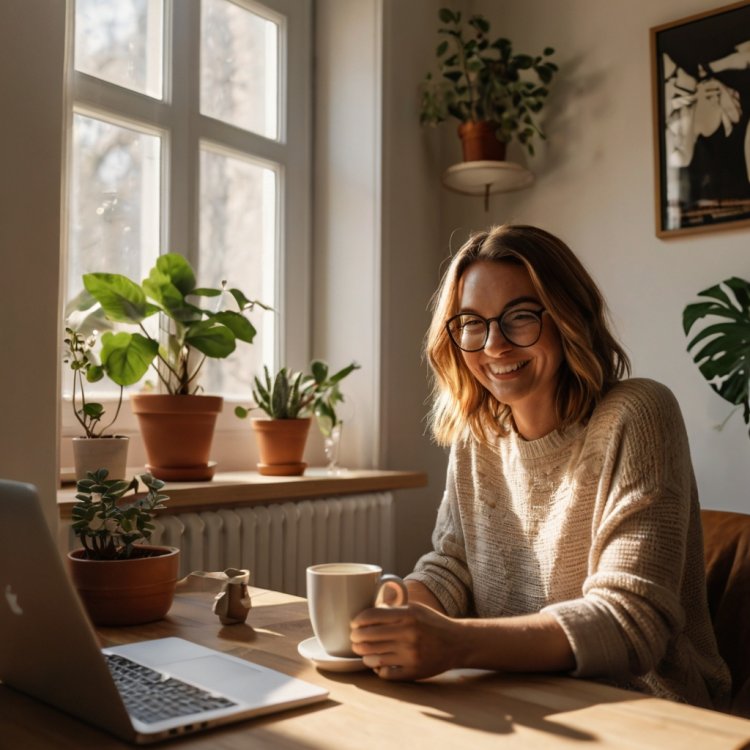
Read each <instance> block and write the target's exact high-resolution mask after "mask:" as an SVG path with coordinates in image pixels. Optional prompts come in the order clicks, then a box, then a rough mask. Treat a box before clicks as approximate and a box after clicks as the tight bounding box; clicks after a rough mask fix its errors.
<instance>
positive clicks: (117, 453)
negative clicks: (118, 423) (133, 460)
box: [73, 435, 130, 479]
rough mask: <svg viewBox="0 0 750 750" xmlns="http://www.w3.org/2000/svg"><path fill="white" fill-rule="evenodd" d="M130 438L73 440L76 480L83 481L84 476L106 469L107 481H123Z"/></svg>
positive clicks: (82, 438) (118, 436) (81, 438)
mask: <svg viewBox="0 0 750 750" xmlns="http://www.w3.org/2000/svg"><path fill="white" fill-rule="evenodd" d="M129 444H130V438H128V437H125V436H124V435H112V436H111V437H98V438H85V437H74V438H73V460H74V462H75V467H76V479H85V478H86V474H87V473H88V472H90V471H96V470H97V469H107V471H109V475H108V476H107V479H125V478H126V477H125V474H126V472H127V466H128V445H129Z"/></svg>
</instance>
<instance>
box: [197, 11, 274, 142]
mask: <svg viewBox="0 0 750 750" xmlns="http://www.w3.org/2000/svg"><path fill="white" fill-rule="evenodd" d="M278 47H279V26H278V24H276V23H274V22H273V21H270V20H268V19H267V18H264V17H263V16H260V15H258V14H257V13H253V12H251V11H249V10H246V9H245V8H241V7H240V6H239V5H236V4H235V3H233V2H230V1H229V0H203V3H202V9H201V112H202V113H203V114H205V115H208V116H209V117H213V118H215V119H217V120H223V121H224V122H227V123H229V124H230V125H236V126H237V127H239V128H243V129H245V130H250V131H252V132H254V133H258V134H260V135H263V136H265V137H266V138H274V139H278V137H279V134H278V115H277V113H278V96H279V81H278V78H279V74H278Z"/></svg>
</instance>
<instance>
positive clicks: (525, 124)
mask: <svg viewBox="0 0 750 750" xmlns="http://www.w3.org/2000/svg"><path fill="white" fill-rule="evenodd" d="M438 17H439V19H440V22H441V23H442V24H443V26H442V27H441V28H439V29H438V34H439V35H441V36H442V37H443V39H442V41H441V42H440V43H439V44H438V46H437V49H436V51H435V54H436V56H437V59H438V63H439V73H440V79H439V80H436V79H434V78H433V76H432V73H428V74H427V76H426V77H425V80H424V83H423V85H422V98H421V111H420V122H421V123H422V124H423V125H437V124H438V123H441V122H444V121H445V120H447V119H448V118H449V117H453V118H455V119H456V120H458V121H459V122H462V123H463V122H468V121H475V122H476V121H480V120H486V121H487V122H490V123H493V124H494V125H495V127H496V131H495V134H496V136H497V139H498V140H499V141H502V142H504V143H508V142H510V141H511V140H512V139H513V138H517V139H518V141H519V142H520V143H521V144H522V145H523V146H525V147H526V149H527V150H528V151H529V153H530V154H533V153H534V146H533V144H532V139H533V138H534V137H535V136H539V137H540V138H542V139H543V138H544V137H545V136H544V134H543V133H542V131H541V130H540V128H539V126H538V125H537V124H536V121H535V119H534V118H535V116H536V115H537V114H538V113H539V112H540V111H541V110H542V107H543V106H544V103H545V100H546V98H547V96H548V94H549V89H548V86H549V84H550V83H551V81H552V78H553V76H554V75H555V73H556V72H557V70H558V67H557V65H555V63H553V62H552V61H551V60H550V59H549V58H550V57H551V56H552V55H553V54H554V52H555V50H554V49H553V48H552V47H546V48H545V49H544V51H543V52H542V54H541V55H527V54H523V53H515V52H514V51H513V44H512V42H511V41H510V40H509V39H506V38H505V37H498V38H497V39H491V38H490V23H489V21H487V19H486V18H485V17H484V16H481V15H473V16H470V17H469V19H468V21H467V22H466V25H464V23H463V22H462V14H461V13H460V11H454V10H450V9H449V8H441V9H440V11H439V12H438Z"/></svg>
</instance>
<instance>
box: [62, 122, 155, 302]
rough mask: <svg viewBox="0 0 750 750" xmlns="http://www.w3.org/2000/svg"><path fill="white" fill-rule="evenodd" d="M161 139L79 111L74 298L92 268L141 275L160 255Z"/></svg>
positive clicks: (71, 246)
mask: <svg viewBox="0 0 750 750" xmlns="http://www.w3.org/2000/svg"><path fill="white" fill-rule="evenodd" d="M160 163H161V139H160V138H159V136H158V135H154V134H149V133H143V132H140V131H138V130H134V129H130V128H127V127H122V126H120V125H115V124H114V123H111V122H106V121H104V120H100V119H96V118H94V117H89V116H87V115H83V114H75V115H74V117H73V153H72V169H71V190H70V230H69V237H68V258H69V259H68V287H67V293H68V299H70V298H71V297H73V296H75V295H76V294H78V293H79V292H80V291H81V290H82V289H83V283H82V281H81V275H82V274H84V273H87V272H89V271H109V272H112V273H122V274H125V275H127V276H131V277H135V278H136V279H139V280H140V279H141V278H143V276H144V275H145V271H147V270H148V269H149V268H150V267H151V266H152V265H153V263H154V261H155V260H156V257H157V255H158V254H159V223H160V215H159V214H160V198H159V190H160V183H161V180H160Z"/></svg>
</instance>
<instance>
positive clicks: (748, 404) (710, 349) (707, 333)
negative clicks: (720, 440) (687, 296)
mask: <svg viewBox="0 0 750 750" xmlns="http://www.w3.org/2000/svg"><path fill="white" fill-rule="evenodd" d="M698 296H699V297H702V298H704V299H705V300H706V301H702V302H694V303H692V304H690V305H688V306H687V307H686V308H685V309H684V311H683V313H682V327H683V329H684V331H685V335H686V336H687V335H689V334H690V331H691V330H692V328H693V326H695V324H696V323H698V321H704V320H705V322H706V325H705V326H704V327H702V328H701V329H700V331H699V332H698V333H697V334H696V335H695V336H694V337H693V338H692V339H690V341H689V342H688V345H687V350H688V352H689V353H690V354H691V355H692V357H693V361H694V362H695V363H696V364H697V365H698V369H699V370H700V372H701V375H703V377H704V378H705V379H706V380H707V381H708V384H709V385H710V386H711V388H712V389H713V390H714V391H715V392H716V393H718V394H719V396H721V397H722V398H723V399H725V400H727V401H729V403H730V404H735V405H736V406H738V407H739V406H742V414H743V418H744V420H745V424H750V394H749V393H748V386H749V385H750V282H747V281H745V280H744V279H739V278H737V277H736V276H733V277H732V278H730V279H727V280H726V281H722V282H721V283H720V284H717V285H716V286H712V287H710V288H708V289H705V290H704V291H702V292H700V293H699V294H698ZM722 426H723V425H722Z"/></svg>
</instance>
